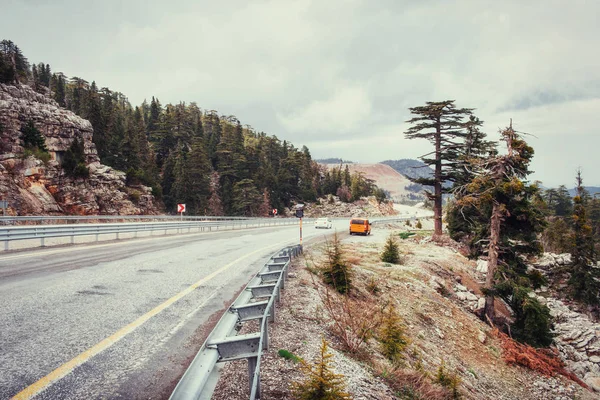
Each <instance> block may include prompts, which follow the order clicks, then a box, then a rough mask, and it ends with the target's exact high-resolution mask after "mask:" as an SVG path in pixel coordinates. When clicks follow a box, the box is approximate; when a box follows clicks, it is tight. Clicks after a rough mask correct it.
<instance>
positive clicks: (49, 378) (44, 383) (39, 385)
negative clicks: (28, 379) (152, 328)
mask: <svg viewBox="0 0 600 400" xmlns="http://www.w3.org/2000/svg"><path fill="white" fill-rule="evenodd" d="M287 242H289V240H286V241H284V242H279V243H276V244H272V245H269V246H266V247H263V248H261V249H258V250H255V251H253V252H251V253H248V254H246V255H243V256H242V257H239V258H238V259H236V260H234V261H232V262H230V263H229V264H227V265H225V266H223V267H221V268H219V269H218V270H216V271H214V272H213V273H211V274H209V275H207V276H205V277H204V278H202V279H200V280H199V281H198V282H196V283H194V284H193V285H191V286H189V287H188V288H186V289H185V290H183V291H181V292H179V293H178V294H176V295H175V296H173V297H171V298H170V299H168V300H166V301H165V302H164V303H162V304H160V305H158V306H156V307H155V308H153V309H152V310H150V311H148V312H147V313H146V314H144V315H142V316H141V317H139V318H138V319H136V320H135V321H133V322H132V323H130V324H129V325H127V326H124V327H123V328H121V329H119V330H118V331H117V332H115V333H113V334H112V335H110V336H109V337H107V338H106V339H104V340H102V341H101V342H99V343H97V344H96V345H95V346H93V347H91V348H89V349H87V350H86V351H84V352H83V353H81V354H79V355H77V356H76V357H75V358H73V359H72V360H70V361H67V362H66V363H64V364H63V365H61V366H60V367H58V368H56V369H55V370H54V371H52V372H50V373H49V374H48V375H46V376H45V377H43V378H41V379H40V380H38V381H37V382H35V383H33V384H31V385H29V386H28V387H26V388H25V389H23V390H22V391H20V392H19V393H17V394H16V395H15V396H14V397H13V400H24V399H30V398H32V397H33V396H35V395H37V394H38V393H40V392H41V391H43V390H45V389H46V388H47V387H48V386H50V385H52V384H53V383H54V382H56V381H58V380H60V379H62V378H63V377H65V376H66V375H67V374H69V373H70V372H71V371H72V370H73V369H75V368H76V367H78V366H80V365H81V364H83V363H84V362H86V361H88V360H89V359H90V358H92V357H93V356H95V355H96V354H98V353H100V352H102V351H104V350H106V349H107V348H109V347H110V346H112V345H113V344H115V343H117V342H118V341H119V340H121V339H123V338H124V337H125V336H126V335H128V334H129V333H131V332H133V331H134V330H135V329H137V328H138V327H139V326H141V325H142V324H143V323H144V322H146V321H148V320H149V319H150V318H152V317H153V316H155V315H156V314H158V313H160V312H161V311H163V310H164V309H166V308H167V307H169V306H171V305H172V304H173V303H175V302H177V301H178V300H180V299H181V298H183V297H184V296H186V295H188V294H190V293H191V292H193V291H194V290H195V289H196V288H197V287H199V286H200V285H202V284H204V283H206V282H208V281H210V280H211V279H213V278H214V277H215V276H217V275H219V274H220V273H222V272H224V271H226V270H228V269H229V268H231V267H232V266H233V265H235V264H237V263H238V262H240V261H242V260H243V259H245V258H248V257H250V256H251V255H253V254H256V253H258V252H260V251H265V250H267V249H269V248H271V247H275V246H281V245H283V244H284V243H287Z"/></svg>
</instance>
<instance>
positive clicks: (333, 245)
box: [323, 233, 352, 294]
mask: <svg viewBox="0 0 600 400" xmlns="http://www.w3.org/2000/svg"><path fill="white" fill-rule="evenodd" d="M326 254H327V263H326V265H325V266H324V267H323V282H325V283H326V284H328V285H331V286H333V287H334V288H335V290H337V291H338V292H339V293H341V294H347V293H348V292H349V291H350V288H351V286H352V271H351V269H350V265H348V263H347V262H346V261H345V260H344V256H343V254H342V245H341V244H340V240H339V238H338V236H337V233H336V234H334V235H333V241H332V242H328V243H327V249H326Z"/></svg>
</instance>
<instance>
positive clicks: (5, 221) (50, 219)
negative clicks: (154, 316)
mask: <svg viewBox="0 0 600 400" xmlns="http://www.w3.org/2000/svg"><path fill="white" fill-rule="evenodd" d="M258 219H263V218H257V217H217V216H212V215H194V216H179V215H27V216H0V225H26V224H39V225H44V224H50V223H55V224H56V223H58V222H63V221H64V223H71V222H72V223H92V222H119V221H122V222H126V221H137V222H142V221H146V222H157V221H233V220H258ZM275 219H279V217H277V218H275Z"/></svg>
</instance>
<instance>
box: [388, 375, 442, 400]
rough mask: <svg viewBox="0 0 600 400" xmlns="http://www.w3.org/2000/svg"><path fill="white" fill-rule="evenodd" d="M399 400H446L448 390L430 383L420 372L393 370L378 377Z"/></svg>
mask: <svg viewBox="0 0 600 400" xmlns="http://www.w3.org/2000/svg"><path fill="white" fill-rule="evenodd" d="M380 376H381V377H382V378H383V379H385V381H386V382H387V384H388V385H389V386H390V388H391V389H392V390H394V391H395V392H396V394H397V395H398V397H400V398H401V399H410V400H446V399H448V398H450V396H449V394H448V389H446V388H444V387H443V386H441V385H439V384H435V383H433V382H431V379H430V378H429V376H428V374H427V373H425V372H422V371H413V370H407V369H400V368H398V369H395V370H394V371H392V372H390V373H389V374H386V375H385V376H383V375H380Z"/></svg>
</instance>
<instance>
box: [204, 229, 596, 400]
mask: <svg viewBox="0 0 600 400" xmlns="http://www.w3.org/2000/svg"><path fill="white" fill-rule="evenodd" d="M425 225H426V224H425ZM408 228H409V227H406V226H391V225H388V226H384V227H379V226H377V227H376V228H374V229H373V234H372V235H371V236H368V237H363V236H360V237H359V236H348V235H347V234H343V235H340V237H341V238H342V247H343V249H344V254H345V259H346V260H347V261H348V262H349V263H350V264H351V265H352V266H353V285H354V289H353V292H352V293H353V294H352V298H353V299H354V300H356V301H358V302H362V303H360V304H364V307H362V308H361V307H359V308H358V309H356V310H354V311H353V312H354V314H353V315H352V316H351V318H349V319H348V321H353V320H361V319H364V320H366V321H369V320H371V319H373V318H375V314H374V313H373V310H374V308H371V305H373V304H375V305H377V304H385V303H387V302H391V303H392V304H394V306H395V307H396V309H397V311H398V313H399V314H400V316H401V318H402V320H403V324H404V329H405V334H406V336H407V337H408V338H409V340H410V344H409V345H408V347H407V348H406V349H405V350H404V352H403V360H402V361H401V362H400V364H399V365H396V367H397V369H395V367H394V366H393V365H392V364H391V363H390V362H389V361H388V360H387V359H385V358H384V357H383V356H382V355H381V347H380V344H379V342H378V341H377V340H376V339H375V337H371V338H368V339H367V341H366V342H365V343H364V344H362V345H361V346H362V347H361V349H360V350H359V351H357V352H355V353H352V352H349V351H348V349H347V346H345V344H344V341H343V340H341V339H340V336H337V335H336V334H335V333H334V329H333V327H334V324H333V323H332V321H333V319H332V317H331V314H329V313H328V310H329V308H328V306H327V301H326V297H325V293H326V286H325V285H324V284H323V283H322V281H321V279H320V277H319V275H316V274H314V273H311V272H310V269H309V268H307V267H315V266H319V265H320V264H322V262H323V252H324V244H323V242H314V243H312V244H311V243H309V244H307V245H305V254H304V258H300V259H296V261H295V262H294V263H293V267H292V269H291V271H290V274H289V283H288V284H286V289H285V292H284V294H283V296H282V303H281V306H280V308H279V310H278V314H277V321H276V323H275V324H272V325H271V326H270V329H269V330H270V335H269V336H270V343H271V344H270V348H269V350H268V352H266V354H265V355H264V356H263V361H262V363H263V364H262V365H263V368H262V369H261V382H262V395H263V396H262V397H261V398H262V399H263V400H269V399H293V398H294V397H293V396H292V394H291V391H290V385H291V383H292V382H297V381H300V380H302V379H303V375H302V373H301V372H300V371H299V368H298V365H297V364H294V363H292V362H291V361H287V360H285V359H283V358H281V357H279V356H278V355H277V351H278V350H279V349H286V350H289V351H291V352H293V353H295V354H296V355H298V356H299V357H302V358H304V359H305V360H307V361H311V360H313V359H314V358H315V356H316V355H317V354H318V350H319V345H320V342H321V337H324V338H325V339H326V340H327V341H328V342H329V343H330V345H331V347H332V349H331V353H332V354H333V368H334V369H335V372H336V373H338V374H342V375H344V381H345V383H346V389H347V391H348V392H349V393H350V394H351V395H352V396H353V398H354V399H380V400H385V399H451V398H453V396H452V395H451V394H449V393H448V392H447V389H444V388H443V387H441V386H440V385H439V384H436V383H435V382H434V381H435V377H436V374H437V372H438V371H439V369H440V366H441V365H442V364H443V365H444V368H445V370H446V371H447V372H448V373H450V374H455V375H456V376H457V377H458V378H459V380H460V383H459V384H458V393H459V395H460V398H463V399H476V400H484V399H519V400H533V399H558V400H566V399H580V400H583V399H586V400H587V399H595V398H597V396H596V394H594V393H592V392H591V391H589V390H588V389H584V388H582V387H581V386H579V385H577V384H576V383H574V382H572V381H570V380H567V379H566V378H564V377H562V376H556V377H547V376H543V375H541V374H539V373H536V372H533V371H531V370H528V369H525V368H522V367H519V366H511V365H507V364H506V363H505V361H504V360H503V358H502V345H501V343H500V340H499V338H498V337H497V336H496V335H495V334H494V333H493V332H492V331H491V330H490V328H489V327H488V326H487V325H486V324H484V323H482V322H481V321H480V320H479V319H478V318H477V317H476V316H475V315H474V314H473V313H472V309H473V308H474V307H476V306H477V303H478V299H479V297H480V296H481V293H480V292H479V291H478V290H477V282H476V281H477V279H478V276H477V273H476V265H475V263H474V262H473V261H470V260H467V259H466V258H464V257H463V256H462V255H460V254H459V253H458V252H457V251H456V250H455V249H453V248H452V247H440V246H438V245H436V244H433V243H429V242H428V241H427V239H424V238H425V236H419V235H417V236H413V237H412V238H409V239H407V240H401V241H400V250H401V253H402V254H403V261H402V263H401V264H400V265H396V264H387V263H383V262H381V261H380V254H381V252H382V249H383V246H384V242H385V239H386V238H387V237H388V235H389V234H390V233H394V234H398V233H399V232H400V231H403V230H406V229H408ZM410 229H413V230H414V228H412V227H411V228H410ZM424 229H430V227H429V226H428V225H426V226H424ZM424 233H425V232H424ZM374 287H375V288H376V290H373V288H374ZM333 296H334V298H335V294H333ZM415 377H417V378H418V379H416V378H415ZM415 379H416V380H417V381H418V382H417V384H419V385H423V386H422V387H421V388H420V389H419V390H421V392H418V391H415V390H413V389H411V384H414V383H415ZM393 382H395V383H393ZM247 387H248V377H247V367H246V363H245V361H241V362H236V363H229V364H227V365H226V366H225V368H224V373H223V375H222V377H221V379H220V381H219V384H218V386H217V391H216V392H215V394H214V396H213V399H217V400H224V399H228V400H233V399H244V398H247ZM444 390H446V392H444ZM444 393H445V394H444Z"/></svg>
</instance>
